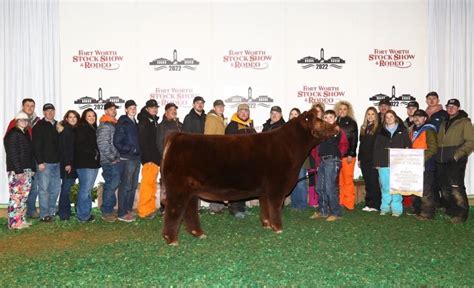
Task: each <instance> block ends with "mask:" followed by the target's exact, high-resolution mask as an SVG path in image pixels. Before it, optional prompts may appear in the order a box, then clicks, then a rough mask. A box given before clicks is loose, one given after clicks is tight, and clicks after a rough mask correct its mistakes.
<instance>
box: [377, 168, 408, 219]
mask: <svg viewBox="0 0 474 288" xmlns="http://www.w3.org/2000/svg"><path fill="white" fill-rule="evenodd" d="M379 182H380V191H381V192H382V204H381V205H380V212H381V213H389V212H390V210H391V211H392V213H393V214H397V215H402V213H403V203H402V201H403V197H402V195H400V194H390V168H388V167H381V168H379Z"/></svg>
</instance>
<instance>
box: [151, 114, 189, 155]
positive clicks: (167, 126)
mask: <svg viewBox="0 0 474 288" xmlns="http://www.w3.org/2000/svg"><path fill="white" fill-rule="evenodd" d="M182 131H183V123H181V122H179V120H178V119H176V120H170V119H168V118H166V116H164V115H163V120H161V123H160V124H159V125H158V128H157V131H156V145H157V148H158V152H159V155H160V160H161V159H162V158H163V149H164V147H165V141H166V137H168V135H169V134H171V133H172V132H182Z"/></svg>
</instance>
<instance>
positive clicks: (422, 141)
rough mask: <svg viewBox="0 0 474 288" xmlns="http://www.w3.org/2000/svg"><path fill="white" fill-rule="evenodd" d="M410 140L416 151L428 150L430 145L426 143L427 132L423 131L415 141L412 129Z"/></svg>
mask: <svg viewBox="0 0 474 288" xmlns="http://www.w3.org/2000/svg"><path fill="white" fill-rule="evenodd" d="M410 139H411V140H412V142H413V143H412V147H413V148H414V149H428V144H427V143H426V131H422V132H421V134H419V135H418V137H416V139H415V141H413V129H410Z"/></svg>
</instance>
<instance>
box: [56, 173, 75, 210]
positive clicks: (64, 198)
mask: <svg viewBox="0 0 474 288" xmlns="http://www.w3.org/2000/svg"><path fill="white" fill-rule="evenodd" d="M75 182H76V178H73V179H62V182H61V194H60V195H59V205H58V206H59V207H58V215H59V218H61V219H67V218H69V217H70V216H71V200H70V196H69V194H70V192H71V188H72V186H73V185H74V183H75Z"/></svg>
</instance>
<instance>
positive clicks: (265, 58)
mask: <svg viewBox="0 0 474 288" xmlns="http://www.w3.org/2000/svg"><path fill="white" fill-rule="evenodd" d="M222 61H223V62H224V63H229V64H230V67H232V68H234V69H256V70H263V69H267V68H268V66H269V65H270V62H271V61H272V55H269V54H268V53H267V51H265V50H229V53H228V54H226V55H224V56H223V58H222Z"/></svg>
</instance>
